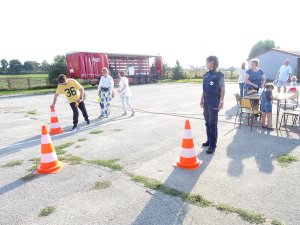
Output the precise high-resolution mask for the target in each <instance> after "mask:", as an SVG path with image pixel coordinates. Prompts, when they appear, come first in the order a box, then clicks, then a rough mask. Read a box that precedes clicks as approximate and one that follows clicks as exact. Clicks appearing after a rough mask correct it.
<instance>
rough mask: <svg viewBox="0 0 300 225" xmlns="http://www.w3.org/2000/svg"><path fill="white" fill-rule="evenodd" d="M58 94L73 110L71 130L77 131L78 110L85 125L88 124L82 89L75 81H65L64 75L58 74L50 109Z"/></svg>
mask: <svg viewBox="0 0 300 225" xmlns="http://www.w3.org/2000/svg"><path fill="white" fill-rule="evenodd" d="M60 94H64V95H65V96H66V97H67V99H68V102H69V103H70V106H71V108H72V110H73V128H72V130H76V129H77V124H78V117H79V112H78V108H79V109H80V110H81V112H82V115H83V117H84V119H85V121H86V123H87V124H90V121H89V116H88V114H87V111H86V108H85V104H84V102H83V95H84V89H83V87H82V86H81V84H79V83H78V82H77V81H76V80H74V79H67V77H66V75H64V74H60V75H59V76H58V86H57V89H56V93H55V95H54V98H53V103H52V105H50V107H54V106H55V103H56V101H57V97H58V95H60Z"/></svg>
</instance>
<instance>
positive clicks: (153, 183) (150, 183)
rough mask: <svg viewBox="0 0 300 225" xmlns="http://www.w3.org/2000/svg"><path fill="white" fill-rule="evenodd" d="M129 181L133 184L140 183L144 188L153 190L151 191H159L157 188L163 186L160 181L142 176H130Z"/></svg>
mask: <svg viewBox="0 0 300 225" xmlns="http://www.w3.org/2000/svg"><path fill="white" fill-rule="evenodd" d="M131 179H132V180H133V181H134V182H137V183H141V184H143V185H144V186H145V187H147V188H150V189H153V190H159V188H161V187H162V186H163V184H162V183H161V182H160V181H158V180H156V179H152V178H148V177H144V176H139V175H131Z"/></svg>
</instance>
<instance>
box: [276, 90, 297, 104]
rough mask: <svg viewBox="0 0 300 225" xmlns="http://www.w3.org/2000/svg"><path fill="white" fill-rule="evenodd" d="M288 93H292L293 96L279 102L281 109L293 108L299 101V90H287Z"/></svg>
mask: <svg viewBox="0 0 300 225" xmlns="http://www.w3.org/2000/svg"><path fill="white" fill-rule="evenodd" d="M287 93H288V94H293V96H291V97H289V98H288V99H287V100H285V101H284V102H281V103H279V106H280V108H283V109H293V108H297V106H298V103H299V91H298V90H296V91H287Z"/></svg>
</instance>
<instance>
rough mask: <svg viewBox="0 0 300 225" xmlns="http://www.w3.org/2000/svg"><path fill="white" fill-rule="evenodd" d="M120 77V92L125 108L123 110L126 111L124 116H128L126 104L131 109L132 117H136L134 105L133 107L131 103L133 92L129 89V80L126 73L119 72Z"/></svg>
mask: <svg viewBox="0 0 300 225" xmlns="http://www.w3.org/2000/svg"><path fill="white" fill-rule="evenodd" d="M119 77H120V82H119V90H118V92H119V94H120V96H121V100H122V106H123V110H124V113H123V114H122V116H126V115H127V111H126V104H127V106H128V107H129V109H130V110H131V116H134V113H135V111H134V109H133V108H132V105H131V102H130V96H131V91H130V88H129V82H128V78H127V77H125V72H124V71H119ZM125 103H126V104H125Z"/></svg>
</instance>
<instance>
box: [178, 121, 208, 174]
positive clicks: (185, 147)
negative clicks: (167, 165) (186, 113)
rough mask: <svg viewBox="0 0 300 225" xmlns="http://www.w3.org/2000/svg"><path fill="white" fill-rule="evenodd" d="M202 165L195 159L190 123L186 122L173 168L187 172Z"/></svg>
mask: <svg viewBox="0 0 300 225" xmlns="http://www.w3.org/2000/svg"><path fill="white" fill-rule="evenodd" d="M202 163H203V162H202V161H200V160H199V159H198V158H197V157H196V152H195V149H194V141H193V137H192V131H191V125H190V121H189V120H186V121H185V126H184V133H183V139H182V148H181V152H180V157H179V160H177V162H176V164H175V166H177V167H180V168H184V169H188V170H196V169H198V167H199V166H200V165H201V164H202Z"/></svg>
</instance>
